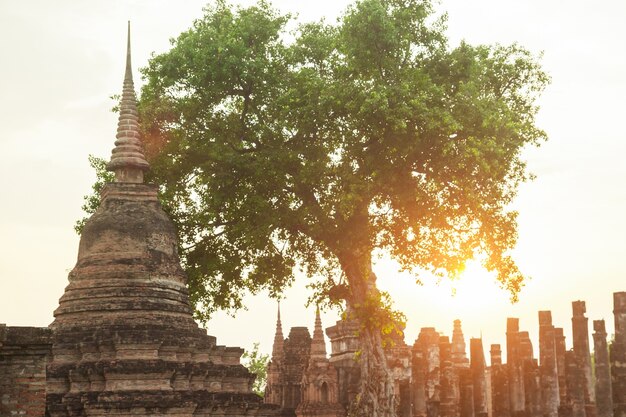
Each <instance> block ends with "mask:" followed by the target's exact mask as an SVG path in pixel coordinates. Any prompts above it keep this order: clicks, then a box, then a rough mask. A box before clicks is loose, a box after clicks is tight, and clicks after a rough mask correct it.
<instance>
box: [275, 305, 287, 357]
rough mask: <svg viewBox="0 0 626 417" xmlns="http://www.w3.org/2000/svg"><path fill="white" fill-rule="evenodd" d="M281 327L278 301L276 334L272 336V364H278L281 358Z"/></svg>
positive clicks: (283, 340) (283, 341) (282, 343)
mask: <svg viewBox="0 0 626 417" xmlns="http://www.w3.org/2000/svg"><path fill="white" fill-rule="evenodd" d="M284 343H285V338H284V336H283V325H282V323H281V322H280V301H279V302H278V319H277V320H276V334H275V335H274V346H273V348H272V362H274V363H276V362H280V361H281V359H282V357H283V345H284Z"/></svg>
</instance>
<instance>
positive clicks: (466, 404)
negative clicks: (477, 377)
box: [457, 368, 474, 417]
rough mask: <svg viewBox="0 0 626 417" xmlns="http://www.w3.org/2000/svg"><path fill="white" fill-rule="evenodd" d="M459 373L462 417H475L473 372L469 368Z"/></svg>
mask: <svg viewBox="0 0 626 417" xmlns="http://www.w3.org/2000/svg"><path fill="white" fill-rule="evenodd" d="M457 372H458V373H459V386H460V399H459V408H460V415H461V417H474V384H473V383H472V371H471V370H470V369H468V368H460V369H458V370H457Z"/></svg>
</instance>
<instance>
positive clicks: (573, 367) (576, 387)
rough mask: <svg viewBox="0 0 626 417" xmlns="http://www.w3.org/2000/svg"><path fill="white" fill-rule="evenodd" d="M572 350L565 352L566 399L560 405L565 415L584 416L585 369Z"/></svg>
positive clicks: (569, 416)
mask: <svg viewBox="0 0 626 417" xmlns="http://www.w3.org/2000/svg"><path fill="white" fill-rule="evenodd" d="M579 361H580V359H579V357H578V356H577V355H576V353H575V352H574V351H573V350H568V351H567V352H565V380H566V384H567V399H566V403H565V405H564V406H563V407H562V409H563V415H565V416H567V417H585V416H586V414H585V386H586V380H585V370H584V366H583V364H582V363H579Z"/></svg>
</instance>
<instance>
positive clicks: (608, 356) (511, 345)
mask: <svg viewBox="0 0 626 417" xmlns="http://www.w3.org/2000/svg"><path fill="white" fill-rule="evenodd" d="M614 306H615V307H614V317H615V339H614V340H613V341H611V344H610V346H609V342H608V341H607V333H606V329H605V322H604V320H595V321H594V322H593V330H594V333H593V359H592V356H591V355H592V353H591V349H590V344H589V326H588V318H587V317H586V316H585V313H586V308H585V302H584V301H574V302H573V303H572V311H573V314H572V346H573V347H572V349H571V350H567V348H566V343H565V336H564V332H563V329H562V328H557V327H555V326H554V325H553V323H552V314H551V312H550V311H540V312H539V314H538V318H539V358H538V360H537V359H535V358H534V354H533V346H532V342H531V340H530V337H529V334H528V332H525V331H520V329H519V320H518V319H517V318H509V319H507V333H506V340H507V345H506V354H507V363H506V364H505V363H503V362H502V351H501V348H500V345H497V344H496V345H491V352H490V353H491V366H490V367H487V366H486V363H485V355H484V350H483V345H482V339H470V358H469V361H468V360H467V358H466V356H465V343H464V341H463V336H462V332H461V330H460V322H458V321H456V322H455V329H454V332H453V337H452V343H450V341H449V339H448V337H446V336H440V335H439V333H438V332H436V331H435V329H434V328H423V329H422V331H421V332H420V335H419V337H418V339H417V340H416V342H415V345H414V346H413V363H412V367H413V368H412V386H413V416H414V417H626V292H618V293H615V294H614ZM468 362H469V363H468Z"/></svg>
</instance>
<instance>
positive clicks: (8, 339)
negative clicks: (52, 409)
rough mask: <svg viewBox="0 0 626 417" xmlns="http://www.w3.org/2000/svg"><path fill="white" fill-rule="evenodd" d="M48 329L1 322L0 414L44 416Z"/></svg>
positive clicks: (25, 416) (1, 416) (4, 415)
mask: <svg viewBox="0 0 626 417" xmlns="http://www.w3.org/2000/svg"><path fill="white" fill-rule="evenodd" d="M51 334H52V333H51V331H50V330H49V329H47V328H38V327H6V325H4V324H0V417H12V416H20V417H22V416H24V417H43V416H44V414H45V411H46V362H47V358H48V356H49V355H50V347H51Z"/></svg>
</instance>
